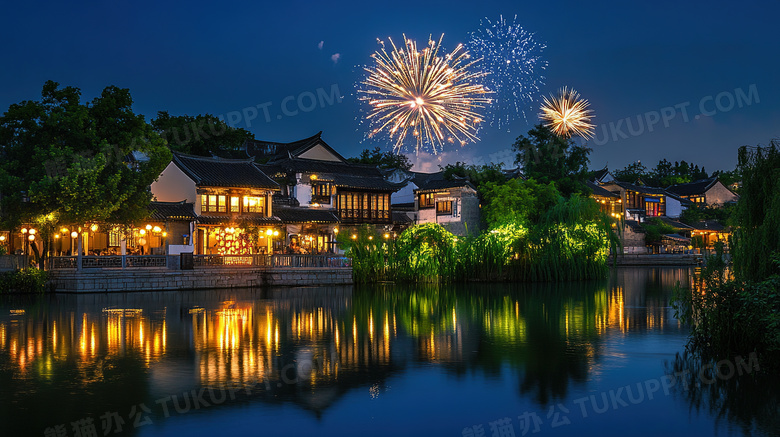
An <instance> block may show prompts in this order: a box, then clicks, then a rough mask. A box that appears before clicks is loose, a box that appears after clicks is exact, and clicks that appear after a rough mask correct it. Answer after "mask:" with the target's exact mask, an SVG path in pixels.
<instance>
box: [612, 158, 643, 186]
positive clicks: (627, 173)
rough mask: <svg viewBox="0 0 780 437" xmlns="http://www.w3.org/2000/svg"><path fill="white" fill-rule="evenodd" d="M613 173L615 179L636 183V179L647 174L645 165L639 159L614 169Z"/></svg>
mask: <svg viewBox="0 0 780 437" xmlns="http://www.w3.org/2000/svg"><path fill="white" fill-rule="evenodd" d="M613 174H614V175H615V179H617V180H619V181H620V182H628V183H629V184H633V183H636V181H637V179H640V178H642V179H645V178H646V177H647V176H648V172H647V167H646V166H645V165H644V164H642V162H641V161H637V162H632V163H631V164H628V165H627V166H625V167H624V168H623V169H621V170H615V172H614V173H613Z"/></svg>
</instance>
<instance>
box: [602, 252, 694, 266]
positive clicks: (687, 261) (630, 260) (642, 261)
mask: <svg viewBox="0 0 780 437" xmlns="http://www.w3.org/2000/svg"><path fill="white" fill-rule="evenodd" d="M702 259H703V257H702V255H701V254H677V253H675V254H672V253H663V254H624V255H618V256H617V259H616V260H615V262H614V264H617V265H619V266H695V265H700V264H701V263H702ZM607 262H608V264H609V265H613V257H610V258H609V259H608V261H607Z"/></svg>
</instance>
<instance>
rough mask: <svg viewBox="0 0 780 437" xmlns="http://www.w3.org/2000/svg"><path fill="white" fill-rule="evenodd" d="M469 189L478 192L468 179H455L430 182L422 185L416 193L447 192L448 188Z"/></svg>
mask: <svg viewBox="0 0 780 437" xmlns="http://www.w3.org/2000/svg"><path fill="white" fill-rule="evenodd" d="M463 187H469V188H471V189H473V190H476V187H474V185H473V184H472V183H471V182H469V180H468V179H462V178H455V179H433V180H428V181H426V182H424V183H423V184H422V186H421V187H419V188H418V189H416V190H414V191H415V192H416V193H423V192H426V191H436V190H446V189H448V188H463Z"/></svg>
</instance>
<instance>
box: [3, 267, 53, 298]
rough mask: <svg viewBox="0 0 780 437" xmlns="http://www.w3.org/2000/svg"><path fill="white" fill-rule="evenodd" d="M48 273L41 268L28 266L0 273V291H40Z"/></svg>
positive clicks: (43, 286) (43, 288)
mask: <svg viewBox="0 0 780 437" xmlns="http://www.w3.org/2000/svg"><path fill="white" fill-rule="evenodd" d="M48 279H49V274H48V273H47V272H45V271H43V270H39V269H36V268H33V267H28V268H25V269H21V270H16V271H13V272H6V273H2V274H0V293H8V292H16V293H42V292H43V291H44V290H45V288H46V281H47V280H48Z"/></svg>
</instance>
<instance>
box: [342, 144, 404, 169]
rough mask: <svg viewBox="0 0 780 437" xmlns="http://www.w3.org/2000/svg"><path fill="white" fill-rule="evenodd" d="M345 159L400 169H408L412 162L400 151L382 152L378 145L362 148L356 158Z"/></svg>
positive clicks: (357, 162) (383, 167) (384, 167)
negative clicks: (370, 148)
mask: <svg viewBox="0 0 780 437" xmlns="http://www.w3.org/2000/svg"><path fill="white" fill-rule="evenodd" d="M347 161H349V162H353V163H355V164H369V165H375V166H377V167H379V168H381V169H400V170H404V171H409V170H411V169H412V166H413V164H412V162H411V161H409V157H408V156H406V155H404V154H402V153H393V152H392V151H386V152H383V151H382V149H380V148H379V147H374V149H373V150H368V149H363V151H362V152H360V155H359V156H358V157H356V158H348V159H347Z"/></svg>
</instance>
